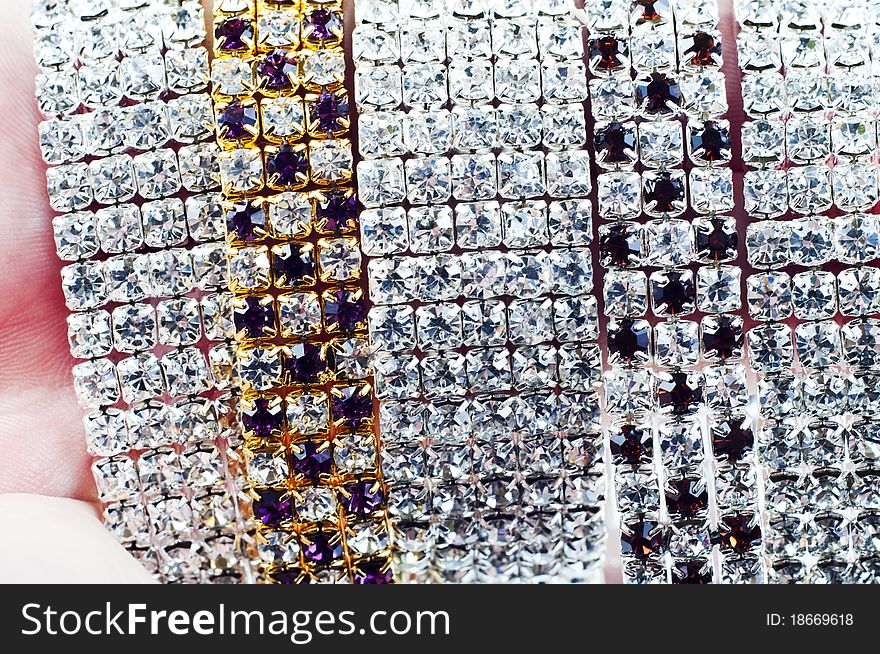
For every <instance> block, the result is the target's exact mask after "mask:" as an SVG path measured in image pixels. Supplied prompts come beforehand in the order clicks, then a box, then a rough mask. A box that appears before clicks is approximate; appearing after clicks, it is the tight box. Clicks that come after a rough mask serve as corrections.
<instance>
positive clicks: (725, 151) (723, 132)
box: [691, 120, 730, 163]
mask: <svg viewBox="0 0 880 654" xmlns="http://www.w3.org/2000/svg"><path fill="white" fill-rule="evenodd" d="M691 153H692V154H693V155H694V157H695V158H697V159H698V160H700V161H705V162H711V163H715V162H724V161H728V160H729V159H730V132H729V130H728V129H727V127H723V126H722V125H719V124H718V123H716V122H715V121H713V120H709V121H706V122H705V123H703V124H702V126H700V127H696V128H695V129H694V130H693V131H692V132H691Z"/></svg>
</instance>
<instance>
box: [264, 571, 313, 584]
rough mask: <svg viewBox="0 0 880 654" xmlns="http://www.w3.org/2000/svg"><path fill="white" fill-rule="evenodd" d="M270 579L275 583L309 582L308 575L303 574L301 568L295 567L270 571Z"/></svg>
mask: <svg viewBox="0 0 880 654" xmlns="http://www.w3.org/2000/svg"><path fill="white" fill-rule="evenodd" d="M272 579H273V581H275V583H277V584H285V585H291V584H307V583H309V576H308V575H304V574H303V573H302V571H301V570H297V569H296V568H287V569H286V570H279V571H278V572H274V573H272Z"/></svg>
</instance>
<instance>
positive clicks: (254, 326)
mask: <svg viewBox="0 0 880 654" xmlns="http://www.w3.org/2000/svg"><path fill="white" fill-rule="evenodd" d="M233 320H234V321H235V331H236V332H240V331H242V330H244V331H245V332H246V333H247V335H248V337H250V338H261V337H263V336H264V335H265V332H266V329H267V328H271V327H274V326H275V308H274V307H273V306H272V304H271V303H270V304H260V300H259V298H255V297H248V298H245V306H244V308H243V309H236V310H235V313H234V315H233Z"/></svg>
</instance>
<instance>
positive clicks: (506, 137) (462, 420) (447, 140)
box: [353, 0, 605, 582]
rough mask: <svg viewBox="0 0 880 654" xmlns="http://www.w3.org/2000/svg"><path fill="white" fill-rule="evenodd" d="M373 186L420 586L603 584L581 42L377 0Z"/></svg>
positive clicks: (368, 181)
mask: <svg viewBox="0 0 880 654" xmlns="http://www.w3.org/2000/svg"><path fill="white" fill-rule="evenodd" d="M355 9H356V13H357V28H356V30H355V33H354V36H353V53H354V59H355V65H356V72H355V75H356V78H355V93H356V98H355V99H356V102H357V107H358V111H359V113H360V116H359V119H358V131H359V136H360V138H359V150H360V154H361V156H362V157H363V161H362V162H361V163H360V164H359V165H358V168H357V177H358V189H359V194H360V198H361V201H362V202H363V203H364V205H365V206H366V207H367V209H366V211H364V212H363V214H362V215H361V235H362V244H363V249H364V253H365V255H366V258H367V270H368V277H369V292H370V299H371V301H372V303H373V305H374V306H373V308H372V309H371V311H370V315H369V323H370V333H371V337H372V341H373V347H374V350H375V359H374V361H375V369H376V392H377V395H378V397H379V399H380V406H381V433H382V438H383V442H384V444H385V448H384V450H383V453H382V464H383V469H384V473H385V477H386V479H387V481H388V484H389V502H390V504H389V512H390V513H391V515H392V518H393V520H394V522H395V525H396V531H395V544H394V545H395V547H394V554H395V571H396V573H398V575H399V577H400V578H401V580H402V581H410V582H434V581H452V582H473V581H483V582H485V581H530V582H537V581H544V582H546V581H563V580H567V581H590V580H593V579H595V578H597V576H598V575H599V570H600V561H601V559H602V553H603V548H604V524H603V519H602V514H601V511H600V507H601V506H602V502H603V499H604V484H605V482H604V477H603V464H602V461H601V454H600V448H601V436H600V428H599V419H600V415H599V402H598V395H597V387H598V384H599V380H600V375H601V356H600V353H599V349H598V345H597V344H596V340H597V338H598V316H597V308H596V299H595V297H593V295H592V290H593V273H592V262H591V259H592V257H591V252H590V249H589V246H590V244H591V243H592V239H593V234H592V223H591V211H592V207H591V202H590V200H588V199H587V196H588V195H589V194H590V192H591V186H590V158H589V154H588V152H587V150H586V136H587V135H586V127H585V122H586V121H585V106H584V102H585V101H586V99H587V86H586V73H585V65H584V63H583V41H582V38H583V37H582V35H583V31H582V27H581V26H580V24H579V23H578V22H576V21H575V20H574V19H573V17H572V11H573V4H572V3H571V2H570V1H569V0H540V2H534V3H533V2H530V1H508V0H502V1H497V2H496V1H492V2H487V1H484V0H454V1H453V2H451V3H447V2H446V1H445V0H443V1H438V0H423V1H421V2H409V1H401V2H397V1H396V0H358V2H357V3H356V5H355Z"/></svg>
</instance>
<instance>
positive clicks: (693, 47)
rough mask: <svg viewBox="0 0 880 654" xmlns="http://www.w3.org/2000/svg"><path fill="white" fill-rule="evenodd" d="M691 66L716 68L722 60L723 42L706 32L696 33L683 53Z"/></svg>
mask: <svg viewBox="0 0 880 654" xmlns="http://www.w3.org/2000/svg"><path fill="white" fill-rule="evenodd" d="M682 57H683V58H685V59H687V62H688V63H689V64H690V65H691V66H715V65H717V64H718V62H719V61H720V60H721V42H720V41H719V40H717V39H716V38H715V37H714V36H712V35H711V34H708V33H706V32H696V33H695V34H694V35H693V36H692V37H691V38H690V46H689V47H688V48H687V49H685V51H684V52H683V53H682Z"/></svg>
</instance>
